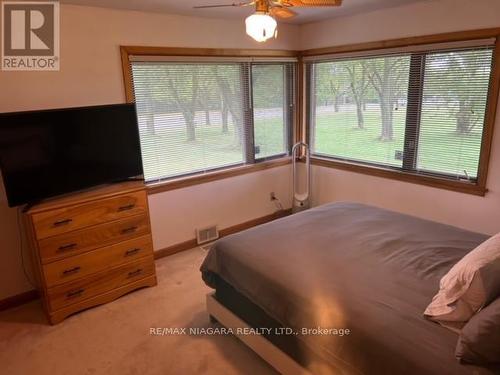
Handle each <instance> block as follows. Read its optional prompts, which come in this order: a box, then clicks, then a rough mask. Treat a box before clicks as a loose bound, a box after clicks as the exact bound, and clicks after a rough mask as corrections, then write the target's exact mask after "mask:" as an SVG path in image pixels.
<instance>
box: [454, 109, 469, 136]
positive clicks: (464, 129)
mask: <svg viewBox="0 0 500 375" xmlns="http://www.w3.org/2000/svg"><path fill="white" fill-rule="evenodd" d="M471 114H472V109H471V108H469V106H467V104H466V103H465V102H464V101H460V107H459V109H458V112H457V114H456V119H457V125H456V132H457V133H458V134H469V133H470V131H471V129H472V126H471V124H472V115H471Z"/></svg>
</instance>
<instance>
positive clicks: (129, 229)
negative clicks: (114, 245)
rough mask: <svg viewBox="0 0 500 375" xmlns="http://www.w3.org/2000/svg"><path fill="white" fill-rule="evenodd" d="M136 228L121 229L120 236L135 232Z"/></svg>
mask: <svg viewBox="0 0 500 375" xmlns="http://www.w3.org/2000/svg"><path fill="white" fill-rule="evenodd" d="M137 228H138V227H129V228H125V229H122V234H127V233H132V232H135V231H136V230H137Z"/></svg>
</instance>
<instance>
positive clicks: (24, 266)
mask: <svg viewBox="0 0 500 375" xmlns="http://www.w3.org/2000/svg"><path fill="white" fill-rule="evenodd" d="M21 211H22V208H18V209H17V232H18V235H19V243H20V244H21V249H20V251H21V265H22V268H23V273H24V277H26V280H28V283H29V284H30V285H31V286H32V287H33V288H36V285H35V283H34V282H33V281H32V280H31V278H30V276H29V274H28V272H27V271H26V264H25V262H24V240H23V238H24V237H23V232H24V231H23V224H22V221H21Z"/></svg>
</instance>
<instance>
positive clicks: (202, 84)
mask: <svg viewBox="0 0 500 375" xmlns="http://www.w3.org/2000/svg"><path fill="white" fill-rule="evenodd" d="M132 75H133V82H134V91H135V100H136V106H137V113H138V121H139V131H140V137H141V147H142V154H143V163H144V175H145V179H146V180H147V181H154V180H161V179H164V178H171V177H175V176H183V175H188V174H195V173H203V172H206V171H210V170H215V169H218V168H224V167H227V166H234V165H238V164H243V163H245V160H246V157H245V154H246V152H247V150H245V138H246V135H245V133H246V132H247V131H248V130H247V129H246V125H245V124H248V120H247V119H246V117H248V116H250V110H249V98H248V84H247V82H248V78H247V76H248V66H247V64H244V63H238V62H236V63H231V62H220V63H219V62H218V63H210V62H202V63H195V62H182V61H174V62H165V61H150V62H141V61H134V62H132Z"/></svg>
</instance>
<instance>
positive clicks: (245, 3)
mask: <svg viewBox="0 0 500 375" xmlns="http://www.w3.org/2000/svg"><path fill="white" fill-rule="evenodd" d="M253 4H255V1H250V2H244V3H232V4H214V5H197V6H194V7H193V9H209V8H224V7H246V6H249V5H253Z"/></svg>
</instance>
